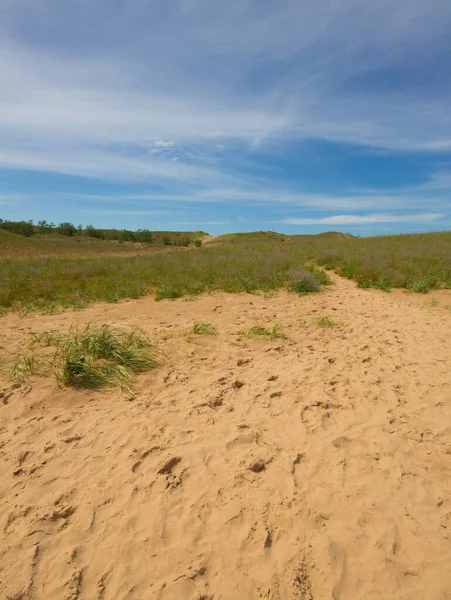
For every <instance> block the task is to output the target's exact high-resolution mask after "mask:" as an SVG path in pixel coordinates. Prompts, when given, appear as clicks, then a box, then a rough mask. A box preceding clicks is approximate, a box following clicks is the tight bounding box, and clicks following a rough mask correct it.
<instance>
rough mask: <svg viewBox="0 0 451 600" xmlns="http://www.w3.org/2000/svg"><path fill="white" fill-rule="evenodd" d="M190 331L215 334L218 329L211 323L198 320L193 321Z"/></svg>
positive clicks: (200, 333) (199, 333)
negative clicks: (196, 321)
mask: <svg viewBox="0 0 451 600" xmlns="http://www.w3.org/2000/svg"><path fill="white" fill-rule="evenodd" d="M191 333H194V334H196V335H216V334H217V333H218V330H217V329H216V327H215V326H214V325H211V324H210V323H203V322H198V323H194V325H193V327H192V329H191Z"/></svg>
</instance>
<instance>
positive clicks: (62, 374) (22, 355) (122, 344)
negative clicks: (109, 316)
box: [9, 325, 163, 390]
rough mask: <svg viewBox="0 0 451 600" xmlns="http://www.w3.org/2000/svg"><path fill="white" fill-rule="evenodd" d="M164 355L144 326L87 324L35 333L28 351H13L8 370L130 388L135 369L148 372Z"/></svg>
mask: <svg viewBox="0 0 451 600" xmlns="http://www.w3.org/2000/svg"><path fill="white" fill-rule="evenodd" d="M39 348H41V349H51V352H39ZM162 360H163V354H162V352H161V351H160V350H159V349H158V348H157V346H156V345H155V344H154V343H153V342H152V341H151V340H150V338H149V337H148V335H147V334H146V333H145V332H144V331H142V330H141V329H138V328H132V329H127V330H125V329H124V330H122V329H116V328H113V327H110V326H108V325H102V326H100V327H98V326H91V325H88V326H87V327H85V328H84V329H78V328H71V329H70V330H69V332H68V333H67V334H60V333H57V332H53V331H48V332H43V333H41V334H39V335H38V334H30V336H29V343H28V347H27V349H26V351H21V352H18V353H17V354H15V355H13V357H12V361H11V365H10V368H9V375H10V378H11V379H15V380H25V379H28V378H29V377H31V376H32V375H35V374H37V373H42V374H49V373H53V374H54V376H55V378H56V380H57V382H58V383H59V384H60V385H63V386H74V387H87V388H102V387H121V388H124V389H127V390H131V389H132V386H133V374H134V373H140V372H144V371H148V370H150V369H152V368H154V367H155V366H157V365H158V364H159V363H160V362H161V361H162Z"/></svg>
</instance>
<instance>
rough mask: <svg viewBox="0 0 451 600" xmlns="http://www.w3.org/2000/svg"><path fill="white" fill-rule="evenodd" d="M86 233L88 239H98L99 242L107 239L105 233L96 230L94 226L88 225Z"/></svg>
mask: <svg viewBox="0 0 451 600" xmlns="http://www.w3.org/2000/svg"><path fill="white" fill-rule="evenodd" d="M85 231H86V235H87V236H88V237H93V238H97V239H99V240H104V239H105V234H104V233H103V231H102V230H100V229H96V228H95V227H93V226H92V225H86V229H85Z"/></svg>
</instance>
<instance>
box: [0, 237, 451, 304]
mask: <svg viewBox="0 0 451 600" xmlns="http://www.w3.org/2000/svg"><path fill="white" fill-rule="evenodd" d="M6 233H7V232H6ZM11 235H13V234H11ZM177 236H178V237H177ZM16 237H17V238H20V240H21V243H22V240H23V241H24V243H25V244H26V245H27V248H28V245H29V244H28V242H30V243H31V242H33V243H32V244H31V246H32V247H31V246H30V252H31V253H32V254H31V255H30V254H27V253H25V251H24V252H23V253H22V254H20V252H21V251H20V248H21V246H20V247H19V246H17V248H19V250H18V252H17V253H14V252H13V250H12V249H11V248H12V246H11V247H10V246H9V244H10V243H13V242H11V240H10V237H8V236H7V238H8V239H6V238H5V239H4V240H2V237H1V235H0V256H4V258H2V260H0V281H1V286H0V312H1V313H4V312H8V311H17V312H19V311H21V313H22V314H23V315H24V316H25V315H26V314H29V313H30V312H32V311H37V310H38V311H44V312H48V313H52V312H56V311H58V310H60V309H67V308H73V309H79V308H82V307H84V306H87V305H88V304H90V303H92V302H97V301H106V302H117V301H118V300H120V299H122V298H140V297H142V296H145V295H153V296H155V298H156V299H157V300H163V299H175V298H180V297H182V296H183V297H190V296H195V295H198V294H201V293H212V292H216V291H222V292H227V293H243V292H246V293H256V292H262V293H263V294H271V293H273V292H276V291H278V290H281V289H286V290H288V291H290V292H295V293H298V294H307V293H312V292H315V291H318V290H319V289H320V286H323V285H328V284H329V283H330V278H329V276H328V274H327V273H326V272H325V270H324V269H333V270H335V272H336V273H337V274H338V275H341V276H342V277H346V278H348V279H351V280H353V281H356V282H357V284H358V285H359V286H360V287H364V288H368V287H370V288H378V289H382V290H385V291H388V290H389V289H391V288H406V289H410V290H412V291H418V292H423V293H424V292H426V291H427V290H428V289H436V288H438V287H451V261H450V260H449V257H450V256H451V232H441V233H428V234H416V235H413V234H410V235H399V236H385V237H373V238H352V237H350V236H346V235H342V234H338V233H336V232H335V233H334V232H329V233H325V234H320V235H299V236H281V235H279V234H275V233H274V232H255V233H249V234H229V235H226V236H220V237H218V239H217V241H216V243H215V244H203V245H202V246H201V247H199V248H195V249H194V248H191V249H185V248H182V249H180V248H178V247H177V248H176V247H173V246H171V247H170V248H169V247H168V248H166V249H165V248H164V247H163V246H162V248H161V249H160V250H156V249H155V248H154V249H153V250H152V251H151V252H150V251H144V250H143V252H142V253H141V254H139V253H137V250H136V249H135V250H133V252H131V251H130V252H129V250H127V249H128V248H130V247H129V246H127V245H126V244H124V245H123V246H124V252H123V254H118V253H117V252H116V253H115V254H113V253H107V252H105V253H104V254H92V253H91V254H89V253H87V254H86V255H85V254H83V253H81V256H83V257H80V256H78V257H74V255H73V254H69V255H67V254H65V253H64V252H65V251H64V252H63V246H61V248H62V250H61V255H60V256H54V255H53V256H50V257H49V256H42V254H41V255H39V253H36V254H35V253H34V250H33V249H34V248H35V246H36V245H39V244H40V243H41V242H40V241H38V240H34V239H33V240H28V239H27V238H22V237H21V236H16ZM50 237H52V240H53V241H52V244H53V247H54V248H57V245H56V242H57V241H58V239H59V238H58V236H57V235H56V234H54V235H53V236H50ZM60 237H61V238H65V239H64V240H62V241H61V244H62V243H63V241H64V244H65V245H66V246H67V244H69V243H70V244H77V245H78V246H81V245H82V244H84V243H85V239H86V240H91V238H88V237H86V236H81V238H82V239H83V240H82V242H80V243H78V242H76V241H75V242H74V241H73V240H72V241H71V238H69V237H67V236H60ZM198 237H199V234H197V235H196V238H198ZM66 238H67V239H66ZM196 238H194V239H196ZM14 239H15V238H14ZM67 240H69V241H67ZM176 240H179V241H180V243H181V241H182V240H183V236H179V234H176ZM13 241H14V240H13ZM193 241H194V240H193ZM3 242H4V245H5V248H6V247H7V248H9V249H8V252H7V253H6V254H2V243H3ZM107 242H108V241H107V240H95V241H94V242H92V244H94V245H95V246H96V247H97V245H100V246H101V245H102V244H105V248H106V247H107V246H108V243H107ZM282 242H283V243H282ZM14 243H16V242H15V241H14ZM42 243H43V241H42ZM46 243H47V242H46ZM86 243H88V242H87V241H86ZM89 243H90V244H91V241H89ZM111 243H113V242H111ZM115 243H116V242H115ZM162 244H163V242H162ZM117 245H118V246H117V247H118V248H121V247H122V246H120V243H119V242H117ZM66 246H64V247H66ZM102 247H103V246H102ZM27 252H28V250H27ZM17 255H18V256H21V258H20V259H18V258H16V256H17ZM36 256H37V257H36Z"/></svg>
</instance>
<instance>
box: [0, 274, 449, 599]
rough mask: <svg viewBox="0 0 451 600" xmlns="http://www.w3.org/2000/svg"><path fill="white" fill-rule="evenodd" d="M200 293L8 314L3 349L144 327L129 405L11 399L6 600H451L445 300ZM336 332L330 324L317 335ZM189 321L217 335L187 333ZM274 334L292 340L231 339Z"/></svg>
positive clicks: (5, 394) (2, 576)
mask: <svg viewBox="0 0 451 600" xmlns="http://www.w3.org/2000/svg"><path fill="white" fill-rule="evenodd" d="M435 296H436V297H437V298H438V299H439V301H440V304H439V305H438V306H432V305H431V304H430V297H424V296H421V297H420V296H413V295H407V294H403V293H401V292H396V293H391V294H384V293H383V292H377V291H374V290H359V289H357V288H356V287H355V285H354V284H353V283H351V282H348V281H342V280H339V281H337V282H336V285H335V286H333V288H332V289H328V290H326V291H324V292H322V293H321V294H320V295H315V296H309V297H296V296H292V295H288V294H286V293H280V294H278V295H277V297H275V298H266V299H265V298H262V297H260V296H250V295H240V296H229V295H214V296H205V297H202V298H200V299H198V300H196V301H193V302H187V301H184V300H177V301H174V302H171V301H163V302H160V303H156V302H154V301H153V300H151V299H142V300H138V301H132V302H123V303H120V304H117V305H104V304H102V305H96V306H93V307H91V308H89V309H87V310H84V311H83V312H79V313H70V312H67V313H64V314H61V315H56V316H29V317H25V318H22V319H21V318H19V317H18V316H15V315H8V316H6V317H4V318H2V320H1V327H2V340H3V343H4V344H6V345H8V347H10V348H11V347H13V346H14V345H20V344H22V343H23V342H24V340H25V337H26V334H27V333H28V332H29V331H36V332H39V331H44V330H49V329H61V330H67V329H68V327H69V326H70V324H71V323H76V324H86V323H88V322H93V323H99V324H100V323H104V322H106V323H110V324H116V325H122V324H126V325H140V326H141V327H143V328H145V329H146V330H147V331H149V332H150V333H151V334H152V335H160V336H161V335H163V338H164V339H163V340H162V342H161V344H162V347H163V348H164V350H165V352H166V354H167V357H168V359H167V362H166V363H165V364H164V365H163V366H161V367H159V368H158V369H156V370H154V371H152V372H150V373H148V374H146V375H143V376H140V377H139V378H138V380H137V386H136V392H137V393H136V396H131V395H130V393H125V392H121V391H115V392H92V391H77V390H68V389H58V387H57V386H56V384H55V383H54V381H52V380H51V379H49V378H44V377H43V378H36V379H35V381H34V382H33V384H32V386H30V385H25V384H23V385H21V386H18V385H17V384H16V385H12V384H11V383H9V382H7V381H6V380H4V381H3V383H2V385H1V386H0V388H1V390H2V391H1V392H0V396H1V399H0V402H2V403H1V404H0V414H1V429H0V452H1V463H0V469H1V479H0V515H1V523H0V527H1V528H2V535H1V542H0V597H1V598H5V599H6V598H10V599H15V600H19V599H27V600H28V599H30V600H31V599H43V600H44V599H45V600H52V599H55V600H63V599H64V600H69V599H77V598H80V599H86V600H91V599H99V600H100V599H105V600H112V599H125V598H130V599H136V600H141V599H143V600H147V599H158V600H175V599H186V600H195V599H197V600H200V599H203V600H207V599H214V600H241V599H243V600H247V599H249V600H253V599H260V598H265V599H270V600H291V599H302V600H311V599H314V600H323V599H324V600H326V599H334V600H358V599H365V600H373V599H374V600H375V599H381V600H382V599H384V600H389V599H393V600H395V599H396V600H414V599H421V600H424V599H427V600H445V599H447V598H451V591H450V590H451V411H450V407H451V370H450V365H451V335H450V333H451V314H450V313H449V311H447V310H445V309H444V308H443V304H451V292H445V291H444V292H440V293H437V294H435ZM320 315H327V316H329V317H330V318H332V319H333V320H334V321H336V322H337V323H338V324H339V326H338V327H335V328H331V329H321V328H320V327H318V325H316V324H315V323H314V318H315V317H318V316H320ZM194 321H208V322H210V323H213V324H214V325H216V327H217V328H218V331H219V335H217V336H205V337H201V338H199V339H197V340H194V339H189V338H187V337H186V336H183V335H181V334H182V333H183V332H184V331H186V330H187V329H188V328H189V327H190V326H191V325H192V324H193V322H194ZM276 321H278V322H279V323H280V324H281V325H282V326H283V328H284V331H285V333H286V335H287V339H282V340H280V339H276V340H273V341H270V342H265V341H259V340H249V341H245V342H237V338H236V332H237V331H238V330H240V329H242V328H243V327H245V326H248V325H253V324H255V323H261V324H265V325H267V324H270V323H274V322H276Z"/></svg>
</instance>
